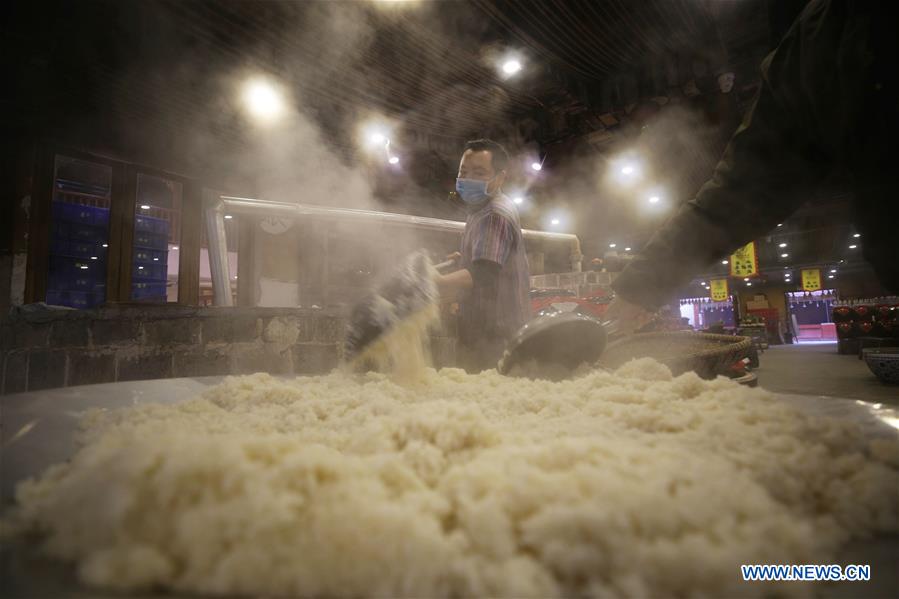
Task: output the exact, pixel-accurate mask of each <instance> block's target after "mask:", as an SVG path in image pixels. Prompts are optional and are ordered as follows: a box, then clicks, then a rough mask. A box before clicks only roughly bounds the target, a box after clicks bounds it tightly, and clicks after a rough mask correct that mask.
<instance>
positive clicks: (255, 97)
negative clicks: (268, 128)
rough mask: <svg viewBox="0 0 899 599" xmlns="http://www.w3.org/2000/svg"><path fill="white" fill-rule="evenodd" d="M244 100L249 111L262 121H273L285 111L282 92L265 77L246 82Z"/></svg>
mask: <svg viewBox="0 0 899 599" xmlns="http://www.w3.org/2000/svg"><path fill="white" fill-rule="evenodd" d="M243 101H244V105H245V106H246V109H247V112H249V113H250V115H251V116H252V117H253V118H255V119H256V120H257V121H259V122H261V123H271V122H273V121H275V120H276V119H277V118H278V117H280V116H281V115H282V114H283V113H284V111H285V105H284V99H283V98H282V97H281V94H280V93H279V92H278V90H277V89H275V87H274V86H273V85H272V84H271V83H269V82H268V81H265V80H263V79H252V80H250V81H247V82H246V83H245V84H244V88H243Z"/></svg>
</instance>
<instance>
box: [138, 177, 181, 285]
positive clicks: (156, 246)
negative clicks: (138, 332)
mask: <svg viewBox="0 0 899 599" xmlns="http://www.w3.org/2000/svg"><path fill="white" fill-rule="evenodd" d="M136 189H137V193H136V198H135V202H134V244H133V252H132V256H131V299H132V300H136V301H142V302H160V303H162V302H177V301H178V263H179V259H180V250H181V247H180V244H181V200H182V185H181V183H180V182H178V181H171V180H169V179H164V178H161V177H155V176H152V175H146V174H143V173H139V174H138V175H137V187H136Z"/></svg>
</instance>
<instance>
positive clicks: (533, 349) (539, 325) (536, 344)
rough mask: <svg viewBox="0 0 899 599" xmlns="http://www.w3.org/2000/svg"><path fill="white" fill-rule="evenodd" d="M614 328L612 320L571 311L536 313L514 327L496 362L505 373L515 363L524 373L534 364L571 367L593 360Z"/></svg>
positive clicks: (498, 368) (548, 366) (596, 358)
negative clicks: (516, 330) (503, 351)
mask: <svg viewBox="0 0 899 599" xmlns="http://www.w3.org/2000/svg"><path fill="white" fill-rule="evenodd" d="M614 332H615V326H614V324H612V323H608V322H607V323H602V322H600V321H599V320H597V319H596V318H593V317H591V316H587V315H586V314H578V313H575V312H561V313H555V314H546V315H543V316H538V317H537V318H534V319H533V320H531V321H529V322H527V323H526V324H525V325H524V326H523V327H521V328H520V329H519V330H518V333H516V334H515V337H513V338H512V339H511V340H510V341H509V342H508V344H507V345H506V352H505V354H503V358H502V360H500V361H499V364H498V365H497V370H498V371H499V373H500V374H504V375H508V374H510V373H511V372H512V371H513V370H514V369H515V368H516V367H518V368H520V369H521V370H522V371H524V373H527V371H528V370H529V369H531V368H532V367H533V365H536V366H537V367H539V368H540V369H547V368H552V367H559V368H562V369H564V370H566V371H573V370H574V369H576V368H577V367H578V366H580V365H581V364H584V363H587V364H595V363H596V361H597V360H599V356H600V355H601V354H602V352H603V350H605V348H606V341H607V339H608V336H609V335H610V334H613V333H614Z"/></svg>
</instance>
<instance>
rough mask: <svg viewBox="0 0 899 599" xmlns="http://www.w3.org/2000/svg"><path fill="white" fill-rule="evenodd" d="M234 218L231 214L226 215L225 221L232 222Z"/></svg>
mask: <svg viewBox="0 0 899 599" xmlns="http://www.w3.org/2000/svg"><path fill="white" fill-rule="evenodd" d="M232 218H234V217H233V216H231V215H230V214H226V215H225V220H231V219H232Z"/></svg>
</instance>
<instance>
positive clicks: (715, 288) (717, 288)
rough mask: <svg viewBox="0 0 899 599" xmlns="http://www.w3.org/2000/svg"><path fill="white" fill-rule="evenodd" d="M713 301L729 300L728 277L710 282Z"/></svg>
mask: <svg viewBox="0 0 899 599" xmlns="http://www.w3.org/2000/svg"><path fill="white" fill-rule="evenodd" d="M709 288H710V290H711V296H712V301H713V302H724V301H727V296H728V295H729V294H728V292H727V279H712V280H711V282H710V283H709Z"/></svg>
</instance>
